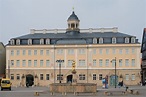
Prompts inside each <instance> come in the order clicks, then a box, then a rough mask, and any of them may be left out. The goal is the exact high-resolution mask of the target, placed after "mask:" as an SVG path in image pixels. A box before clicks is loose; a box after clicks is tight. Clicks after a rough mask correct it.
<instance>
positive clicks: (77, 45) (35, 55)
mask: <svg viewBox="0 0 146 97" xmlns="http://www.w3.org/2000/svg"><path fill="white" fill-rule="evenodd" d="M67 25H68V27H67V29H42V30H37V29H31V30H30V33H29V34H26V35H23V36H19V37H15V38H11V39H10V41H9V43H8V45H7V46H6V65H7V67H6V76H7V77H10V79H11V81H12V85H14V86H25V85H26V83H29V85H30V86H32V85H34V86H48V85H49V84H51V83H59V82H60V83H68V82H70V83H71V82H72V62H73V61H75V69H76V74H77V83H97V85H99V86H101V85H102V79H103V78H105V77H107V78H108V84H109V85H111V86H112V85H115V84H118V82H119V81H120V79H122V80H123V82H124V84H126V85H137V84H139V82H140V80H141V76H140V68H141V67H140V63H141V61H140V43H139V42H138V39H137V38H136V36H133V35H128V34H124V33H121V32H119V31H118V28H117V27H113V28H89V29H80V28H79V26H80V20H79V18H78V17H77V15H76V14H75V12H74V11H73V12H72V14H71V15H70V16H69V18H68V19H67ZM60 61H61V62H60ZM115 78H116V79H115Z"/></svg>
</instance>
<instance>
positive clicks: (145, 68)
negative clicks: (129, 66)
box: [141, 28, 146, 85]
mask: <svg viewBox="0 0 146 97" xmlns="http://www.w3.org/2000/svg"><path fill="white" fill-rule="evenodd" d="M141 53H142V64H141V82H142V84H143V85H145V84H146V28H144V30H143V37H142V44H141Z"/></svg>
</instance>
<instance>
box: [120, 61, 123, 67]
mask: <svg viewBox="0 0 146 97" xmlns="http://www.w3.org/2000/svg"><path fill="white" fill-rule="evenodd" d="M122 64H123V61H122V59H119V66H120V67H121V66H122Z"/></svg>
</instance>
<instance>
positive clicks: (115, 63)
mask: <svg viewBox="0 0 146 97" xmlns="http://www.w3.org/2000/svg"><path fill="white" fill-rule="evenodd" d="M113 60H114V62H115V88H116V85H117V69H116V65H117V64H116V61H117V60H116V57H115V59H113ZM113 60H112V61H111V62H113Z"/></svg>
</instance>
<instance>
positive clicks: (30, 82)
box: [26, 74, 34, 86]
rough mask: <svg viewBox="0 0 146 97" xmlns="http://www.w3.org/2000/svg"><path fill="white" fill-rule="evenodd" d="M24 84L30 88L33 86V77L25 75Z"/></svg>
mask: <svg viewBox="0 0 146 97" xmlns="http://www.w3.org/2000/svg"><path fill="white" fill-rule="evenodd" d="M26 83H28V84H29V86H32V85H33V84H34V77H33V75H31V74H28V75H26Z"/></svg>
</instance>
